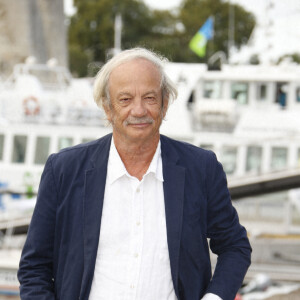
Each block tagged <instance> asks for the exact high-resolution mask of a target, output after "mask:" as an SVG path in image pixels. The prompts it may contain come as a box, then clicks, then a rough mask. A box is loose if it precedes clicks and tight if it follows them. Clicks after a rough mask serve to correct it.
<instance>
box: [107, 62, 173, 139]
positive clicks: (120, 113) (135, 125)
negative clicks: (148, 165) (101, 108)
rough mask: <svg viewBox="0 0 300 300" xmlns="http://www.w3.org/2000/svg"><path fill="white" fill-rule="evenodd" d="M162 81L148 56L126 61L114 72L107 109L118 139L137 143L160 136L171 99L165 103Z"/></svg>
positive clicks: (110, 83)
mask: <svg viewBox="0 0 300 300" xmlns="http://www.w3.org/2000/svg"><path fill="white" fill-rule="evenodd" d="M160 82H161V77H160V73H159V71H158V70H157V68H156V66H154V65H153V64H152V63H151V62H149V61H147V60H145V59H135V60H132V61H129V62H126V63H123V64H121V65H119V66H118V67H116V68H115V69H114V70H113V71H112V73H111V74H110V78H109V94H110V103H111V105H110V107H109V106H108V107H106V108H105V111H106V115H107V118H108V120H109V121H110V122H111V123H112V126H113V132H114V138H115V139H118V138H120V139H122V140H123V141H124V140H125V141H127V142H137V141H147V140H151V139H153V138H154V137H158V136H159V127H160V125H161V122H162V119H163V118H164V116H165V114H166V110H167V105H168V103H167V101H165V102H166V103H164V105H163V102H162V92H161V86H160Z"/></svg>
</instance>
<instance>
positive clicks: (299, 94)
mask: <svg viewBox="0 0 300 300" xmlns="http://www.w3.org/2000/svg"><path fill="white" fill-rule="evenodd" d="M296 101H297V103H300V87H297V89H296Z"/></svg>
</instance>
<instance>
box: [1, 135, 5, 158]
mask: <svg viewBox="0 0 300 300" xmlns="http://www.w3.org/2000/svg"><path fill="white" fill-rule="evenodd" d="M3 152H4V135H3V134H0V160H3Z"/></svg>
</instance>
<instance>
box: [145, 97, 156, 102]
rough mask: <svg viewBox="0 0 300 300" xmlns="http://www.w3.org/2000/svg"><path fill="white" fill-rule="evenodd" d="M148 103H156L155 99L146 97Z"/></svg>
mask: <svg viewBox="0 0 300 300" xmlns="http://www.w3.org/2000/svg"><path fill="white" fill-rule="evenodd" d="M145 99H146V100H147V101H148V102H153V101H155V97H150V96H149V97H146V98H145Z"/></svg>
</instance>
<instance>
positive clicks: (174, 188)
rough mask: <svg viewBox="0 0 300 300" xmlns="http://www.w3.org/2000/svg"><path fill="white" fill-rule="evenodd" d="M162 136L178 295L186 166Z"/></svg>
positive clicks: (168, 231) (167, 219)
mask: <svg viewBox="0 0 300 300" xmlns="http://www.w3.org/2000/svg"><path fill="white" fill-rule="evenodd" d="M169 144H170V143H169V141H168V139H167V138H166V137H164V136H161V147H162V162H163V176H164V198H165V210H166V223H167V238H168V248H169V256H170V265H171V273H172V279H173V284H174V289H175V291H176V294H177V296H178V264H179V250H180V240H181V228H182V217H183V202H184V180H185V168H184V167H181V166H179V165H177V164H176V163H177V162H178V159H179V157H178V154H177V152H176V151H175V150H174V149H173V148H172V147H171V145H169Z"/></svg>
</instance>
